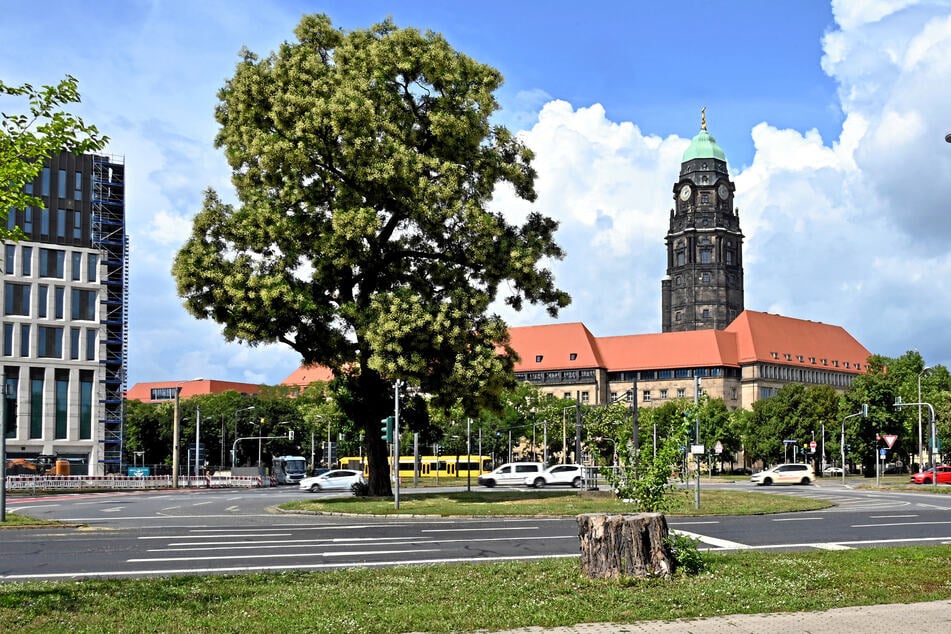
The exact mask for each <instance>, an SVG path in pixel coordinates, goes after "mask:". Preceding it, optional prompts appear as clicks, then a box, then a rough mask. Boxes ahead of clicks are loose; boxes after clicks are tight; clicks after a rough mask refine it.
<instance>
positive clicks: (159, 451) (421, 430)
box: [125, 352, 951, 473]
mask: <svg viewBox="0 0 951 634" xmlns="http://www.w3.org/2000/svg"><path fill="white" fill-rule="evenodd" d="M870 365H871V369H870V370H869V372H867V373H866V374H863V375H860V376H858V377H857V378H856V379H855V381H854V382H853V385H852V386H851V387H850V388H849V389H848V390H847V391H846V392H845V393H843V394H839V393H838V392H836V391H835V390H834V389H833V388H831V387H829V386H824V385H819V386H805V385H801V384H789V385H787V386H785V387H783V388H782V389H780V390H779V392H778V393H777V394H776V395H775V396H772V397H770V398H768V399H763V400H760V401H757V402H756V403H754V405H753V408H752V409H751V410H733V411H731V410H729V409H728V408H727V407H726V405H725V403H724V402H723V400H722V399H711V398H707V397H704V398H702V399H701V400H700V402H699V403H698V404H695V403H694V402H693V401H692V400H686V399H677V400H671V401H668V402H666V403H664V404H663V405H660V406H657V407H652V408H640V409H639V410H638V412H637V421H638V436H639V444H640V451H641V455H647V454H650V455H653V454H654V453H655V451H656V450H657V448H659V447H661V446H662V444H663V441H664V440H665V439H667V438H669V437H671V436H672V435H676V434H680V433H681V430H682V429H684V428H685V425H686V429H687V442H688V443H693V442H694V441H695V438H694V436H695V433H696V429H697V428H698V427H699V430H700V438H699V441H700V443H701V444H703V445H705V447H706V448H707V450H708V451H712V450H713V447H715V446H716V445H717V443H719V445H720V446H721V447H722V452H721V453H720V454H719V455H718V456H717V457H716V458H715V461H716V463H717V464H720V463H723V464H724V466H725V467H726V468H731V467H734V466H741V465H739V464H737V459H738V457H739V456H740V455H741V451H742V452H745V462H746V465H743V466H749V465H751V464H754V463H759V462H762V463H766V464H772V463H777V462H782V461H784V460H786V459H790V458H792V452H791V449H790V448H789V447H787V446H786V445H785V444H784V442H783V441H788V440H793V441H796V449H795V451H796V452H797V455H798V457H800V459H801V457H802V456H803V454H804V452H808V447H809V443H810V442H811V441H813V440H815V441H816V442H817V445H818V450H819V452H821V451H822V449H824V450H825V454H826V457H827V459H829V460H831V461H834V462H836V463H838V461H839V456H840V447H841V444H840V434H841V429H842V426H843V424H844V425H845V438H846V445H847V452H846V454H847V455H846V459H847V461H848V462H849V463H850V464H854V465H862V466H863V467H864V468H865V469H866V472H872V473H873V472H874V464H875V463H874V460H875V456H876V453H877V450H878V448H879V447H880V446H881V444H880V442H879V441H878V440H877V438H878V437H880V436H884V435H894V436H897V441H896V443H895V444H894V446H893V447H892V449H891V450H890V451H889V454H888V461H889V462H895V461H899V460H900V461H901V462H903V463H905V464H909V465H910V464H913V463H914V462H916V458H915V456H916V455H917V452H918V412H919V408H918V407H916V406H909V407H904V408H902V409H899V408H896V407H895V406H894V404H895V402H896V400H897V399H898V398H899V397H901V399H902V400H903V401H904V402H905V403H917V402H919V401H918V381H919V379H920V381H921V401H922V402H925V403H927V404H929V405H931V406H932V407H933V408H934V411H935V414H936V421H937V430H938V436H939V438H947V437H948V436H949V435H951V424H949V421H951V375H949V373H948V370H947V368H945V367H943V366H938V367H936V368H929V369H927V370H926V369H925V364H924V360H923V359H922V358H921V356H920V355H919V354H918V353H917V352H909V353H906V354H905V355H903V356H901V357H898V358H887V357H882V356H874V357H872V358H871V359H870ZM335 389H336V386H335V385H334V384H333V383H315V384H313V385H311V386H310V387H309V388H307V389H306V390H304V391H303V393H301V394H300V395H297V396H295V397H293V398H291V397H289V395H288V393H287V390H285V389H283V388H265V389H264V390H262V392H261V393H260V394H259V395H258V396H253V397H252V396H244V395H240V394H238V393H237V392H225V393H223V394H214V395H202V396H196V397H193V398H190V399H184V400H183V401H182V402H181V417H182V419H183V423H182V444H183V448H187V447H190V446H194V444H195V431H196V427H197V425H196V421H197V420H198V418H199V416H200V418H201V423H200V428H201V443H202V444H203V445H204V446H205V451H206V456H205V459H206V461H207V462H208V463H209V465H212V466H214V467H215V468H218V467H229V466H231V452H232V449H233V448H234V447H235V445H234V441H235V439H236V438H242V437H244V438H247V437H256V436H281V437H282V438H278V439H272V440H268V441H265V442H263V443H262V455H263V458H264V461H265V463H268V462H269V460H270V457H271V456H273V455H282V454H288V453H293V454H301V455H304V456H305V457H308V458H309V457H310V455H311V439H313V441H314V462H315V466H316V465H320V464H324V463H325V462H326V456H325V455H324V446H323V443H325V442H326V441H327V439H328V438H329V439H330V440H331V441H332V442H333V443H335V449H336V452H337V456H338V457H342V456H344V455H363V454H364V453H365V446H366V439H365V438H364V435H363V430H362V428H361V427H360V426H359V425H358V424H356V423H355V422H354V421H352V420H350V419H349V418H348V417H347V416H346V414H345V413H344V410H343V409H342V408H340V407H339V405H338V403H337V397H336V396H335ZM390 396H391V398H392V396H393V394H392V393H391V394H390ZM863 405H868V416H867V417H865V416H852V415H853V414H857V413H860V412H862V410H863ZM392 406H393V405H392V401H391V407H392ZM400 406H401V407H400V422H401V431H402V434H401V453H403V454H410V453H412V451H413V436H414V434H418V436H417V438H418V442H419V444H420V452H421V453H426V454H428V453H432V452H434V451H436V448H437V447H438V450H439V451H440V452H441V453H443V454H464V453H466V452H467V451H468V452H472V453H478V452H479V451H480V450H481V452H482V453H483V454H485V455H492V456H494V457H495V458H496V459H497V461H504V460H507V459H509V456H510V455H511V453H510V451H511V448H512V447H513V445H514V446H522V447H525V448H530V449H534V453H533V454H532V457H535V458H537V459H542V457H543V456H547V457H548V459H549V462H556V461H559V460H561V459H562V456H564V459H566V460H574V459H575V457H576V456H575V445H576V439H577V436H578V435H579V434H580V437H581V441H582V444H583V447H584V449H583V450H584V451H586V452H590V453H591V454H592V455H593V456H594V457H595V458H596V459H597V460H598V461H599V462H600V463H602V464H612V463H614V462H615V461H616V456H617V454H620V455H621V456H624V455H625V452H626V451H627V449H628V447H629V443H630V442H631V440H632V438H633V436H634V423H633V421H634V412H633V410H632V408H631V405H630V403H629V402H628V401H626V400H625V401H624V402H618V403H614V404H611V405H604V406H589V405H579V404H578V403H576V402H575V401H573V400H571V399H563V398H555V397H553V396H550V395H546V394H543V393H542V392H540V391H539V389H538V388H537V387H535V386H532V385H530V384H522V385H519V386H518V387H516V388H515V389H514V390H510V391H506V392H505V393H504V394H503V395H502V398H501V408H500V409H498V410H497V411H496V410H485V411H483V412H482V413H481V415H479V416H476V417H473V418H471V419H470V418H468V417H466V416H465V414H464V411H463V410H462V409H461V408H456V409H455V410H454V409H453V408H450V409H449V410H448V411H447V410H443V409H441V408H437V407H430V406H429V404H428V402H427V400H426V399H425V398H423V397H422V396H420V395H414V394H411V393H405V394H402V395H401V399H400ZM579 412H580V416H579ZM921 413H922V418H921V420H922V431H923V437H924V443H925V448H926V449H927V447H928V439H929V438H930V432H929V424H930V418H931V410H930V408H929V407H928V406H927V405H926V406H922V408H921ZM172 416H173V406H172V404H171V403H163V404H157V405H153V404H143V403H139V402H135V401H133V402H129V403H128V405H127V423H126V437H125V446H126V450H127V455H128V456H132V455H134V454H135V452H142V460H143V461H144V462H145V463H146V464H168V463H170V461H171V438H172V424H173V419H172ZM579 421H580V426H579V424H578V423H579ZM289 430H293V431H294V439H293V440H290V439H287V438H286V436H287V432H288V431H289ZM546 440H547V444H546V442H545V441H546ZM823 440H824V443H823ZM467 443H468V444H467ZM257 451H258V443H257V442H256V441H253V440H250V441H249V440H243V441H240V442H239V443H238V444H237V451H236V463H235V464H237V465H239V466H242V465H253V464H255V463H256V462H257ZM183 455H184V454H183ZM805 455H806V456H807V457H809V458H818V453H817V454H814V455H813V454H809V453H806V454H805ZM522 457H525V455H524V454H522ZM132 461H133V460H130V462H132Z"/></svg>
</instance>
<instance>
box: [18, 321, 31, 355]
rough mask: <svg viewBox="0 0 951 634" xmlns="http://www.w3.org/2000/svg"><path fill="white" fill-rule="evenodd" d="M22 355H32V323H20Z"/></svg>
mask: <svg viewBox="0 0 951 634" xmlns="http://www.w3.org/2000/svg"><path fill="white" fill-rule="evenodd" d="M20 356H21V357H28V356H30V324H20Z"/></svg>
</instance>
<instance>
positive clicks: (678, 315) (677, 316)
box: [674, 310, 684, 321]
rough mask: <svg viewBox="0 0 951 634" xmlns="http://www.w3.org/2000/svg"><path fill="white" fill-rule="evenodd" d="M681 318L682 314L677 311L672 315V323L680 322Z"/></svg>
mask: <svg viewBox="0 0 951 634" xmlns="http://www.w3.org/2000/svg"><path fill="white" fill-rule="evenodd" d="M683 318H684V314H683V313H682V312H680V311H679V310H678V311H677V312H676V313H674V321H682V320H683Z"/></svg>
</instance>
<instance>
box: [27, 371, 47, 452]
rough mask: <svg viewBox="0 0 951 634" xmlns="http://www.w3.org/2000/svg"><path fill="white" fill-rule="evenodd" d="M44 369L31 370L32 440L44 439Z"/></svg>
mask: <svg viewBox="0 0 951 634" xmlns="http://www.w3.org/2000/svg"><path fill="white" fill-rule="evenodd" d="M43 374H44V370H43V368H30V438H31V439H34V438H42V437H43Z"/></svg>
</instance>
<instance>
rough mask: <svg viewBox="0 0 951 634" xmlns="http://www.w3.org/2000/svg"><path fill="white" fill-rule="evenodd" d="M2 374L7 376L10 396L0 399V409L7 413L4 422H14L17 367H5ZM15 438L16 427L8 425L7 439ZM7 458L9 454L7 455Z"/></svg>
mask: <svg viewBox="0 0 951 634" xmlns="http://www.w3.org/2000/svg"><path fill="white" fill-rule="evenodd" d="M4 373H5V374H6V375H7V376H6V378H7V381H6V383H7V386H6V387H7V394H10V395H12V396H11V398H4V399H0V407H6V408H7V411H6V412H4V413H5V414H6V418H5V419H4V420H8V421H14V420H16V411H17V409H16V408H17V400H16V393H17V379H18V378H19V373H18V368H17V367H15V366H14V367H6V368H4ZM4 401H5V402H4ZM16 436H17V426H16V425H14V424H10V425H8V427H7V438H16ZM7 457H9V454H8V455H7Z"/></svg>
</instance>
